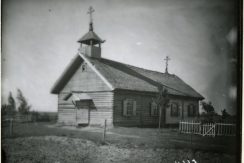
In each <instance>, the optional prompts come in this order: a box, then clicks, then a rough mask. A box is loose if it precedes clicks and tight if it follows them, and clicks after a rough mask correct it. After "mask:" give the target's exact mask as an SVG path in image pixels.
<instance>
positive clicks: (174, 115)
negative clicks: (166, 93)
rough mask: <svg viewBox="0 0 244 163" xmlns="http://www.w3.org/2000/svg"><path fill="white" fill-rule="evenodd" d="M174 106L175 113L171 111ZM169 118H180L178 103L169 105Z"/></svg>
mask: <svg viewBox="0 0 244 163" xmlns="http://www.w3.org/2000/svg"><path fill="white" fill-rule="evenodd" d="M174 105H175V106H176V109H177V113H175V112H174V111H173V109H175V108H173V106H174ZM170 116H171V117H179V116H180V106H179V103H177V102H172V103H171V105H170Z"/></svg>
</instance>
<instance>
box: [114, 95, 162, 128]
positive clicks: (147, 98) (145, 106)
mask: <svg viewBox="0 0 244 163" xmlns="http://www.w3.org/2000/svg"><path fill="white" fill-rule="evenodd" d="M152 98H155V95H149V94H143V93H142V94H138V93H136V92H129V91H128V92H125V91H121V92H116V93H115V96H114V113H113V116H114V120H113V123H114V125H117V126H142V127H143V126H157V124H158V116H151V115H150V111H151V106H150V103H151V102H152ZM125 99H133V100H135V101H136V105H137V106H136V116H124V115H123V101H124V100H125Z"/></svg>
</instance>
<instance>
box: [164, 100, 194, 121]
mask: <svg viewBox="0 0 244 163" xmlns="http://www.w3.org/2000/svg"><path fill="white" fill-rule="evenodd" d="M173 102H174V103H177V104H178V105H179V116H177V117H172V116H171V103H173ZM189 104H194V105H195V106H196V109H197V113H199V104H198V100H191V99H184V98H180V97H174V98H172V99H171V100H170V103H169V107H168V108H166V116H165V117H166V122H165V123H166V124H178V123H179V122H180V121H182V120H187V121H190V120H194V119H195V118H196V117H197V115H196V116H195V117H189V116H188V105H189Z"/></svg>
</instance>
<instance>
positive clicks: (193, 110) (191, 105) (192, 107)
mask: <svg viewBox="0 0 244 163" xmlns="http://www.w3.org/2000/svg"><path fill="white" fill-rule="evenodd" d="M190 109H192V110H191V111H190ZM190 113H191V114H190ZM187 116H188V117H196V116H197V107H196V105H194V104H189V105H188V106H187Z"/></svg>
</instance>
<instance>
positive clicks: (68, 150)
mask: <svg viewBox="0 0 244 163" xmlns="http://www.w3.org/2000/svg"><path fill="white" fill-rule="evenodd" d="M50 126H51V127H50ZM94 130H96V132H94ZM2 146H3V149H4V150H5V151H7V158H8V159H9V161H8V162H60V163H61V162H62V163H63V162H104V163H105V162H106V163H107V162H142V163H143V162H174V160H182V159H185V158H195V159H196V160H198V161H199V162H210V158H211V160H212V161H213V160H214V159H216V160H220V162H234V161H233V160H235V156H234V154H235V146H236V140H235V137H216V138H212V137H202V136H198V135H187V134H180V133H178V131H177V130H176V129H160V130H159V129H151V128H143V129H142V128H124V127H115V128H111V129H108V131H107V135H106V142H103V129H102V128H100V129H99V128H95V129H94V128H91V129H89V128H88V129H87V128H86V129H83V128H78V129H76V128H74V127H73V128H72V127H69V128H64V127H55V124H51V123H15V124H14V130H13V135H12V137H9V128H8V127H6V126H5V127H4V126H2ZM94 153H96V154H95V155H94ZM122 153H123V154H122ZM212 158H214V159H212ZM221 160H222V161H221ZM223 160H224V161H223Z"/></svg>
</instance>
